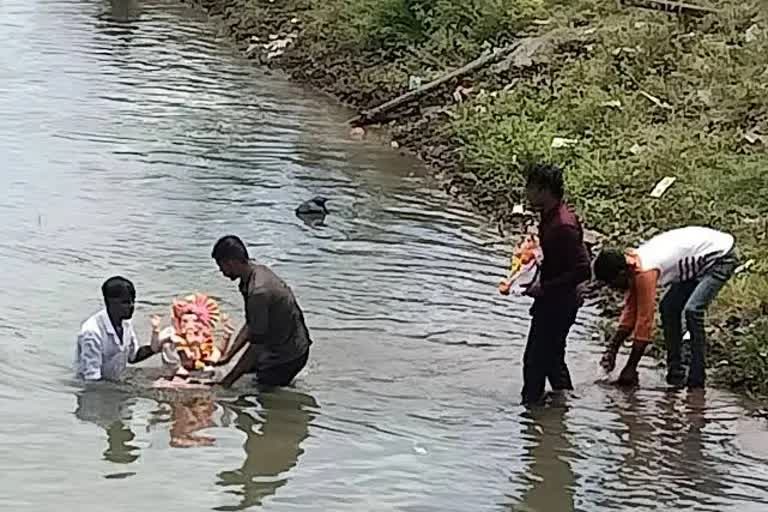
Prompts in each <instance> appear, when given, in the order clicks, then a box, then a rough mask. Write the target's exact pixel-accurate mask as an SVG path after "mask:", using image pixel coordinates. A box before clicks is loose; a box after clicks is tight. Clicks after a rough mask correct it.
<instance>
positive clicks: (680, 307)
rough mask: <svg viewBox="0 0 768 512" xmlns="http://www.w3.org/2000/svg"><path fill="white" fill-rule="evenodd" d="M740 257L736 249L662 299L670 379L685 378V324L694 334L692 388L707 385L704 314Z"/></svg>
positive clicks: (669, 291)
mask: <svg viewBox="0 0 768 512" xmlns="http://www.w3.org/2000/svg"><path fill="white" fill-rule="evenodd" d="M737 266H738V259H737V258H736V255H735V253H734V251H731V252H730V253H728V254H726V255H725V256H723V257H722V258H720V259H719V260H717V261H716V262H715V263H714V264H713V265H712V267H710V268H709V269H708V270H707V271H706V272H705V273H704V275H702V276H701V277H700V278H698V279H694V280H691V281H683V282H681V283H675V284H673V285H672V286H671V287H670V288H669V290H668V291H667V293H666V294H665V295H664V298H663V299H662V300H661V305H660V310H661V324H662V326H663V328H664V341H665V342H666V345H667V382H668V383H669V384H673V385H679V384H682V381H683V379H684V378H685V369H684V368H683V363H682V357H681V348H682V343H683V325H682V320H683V318H685V324H686V327H687V328H688V332H689V333H690V334H691V362H690V368H689V372H688V387H703V386H704V381H705V367H706V350H707V344H706V333H705V331H704V317H705V314H706V312H707V308H708V307H709V305H710V304H711V303H712V301H713V300H714V299H715V297H717V294H718V293H720V290H721V289H722V288H723V286H725V283H727V282H728V280H729V279H730V278H731V277H732V276H733V273H734V271H735V270H736V267H737Z"/></svg>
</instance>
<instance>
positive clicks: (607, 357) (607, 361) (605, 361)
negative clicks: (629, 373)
mask: <svg viewBox="0 0 768 512" xmlns="http://www.w3.org/2000/svg"><path fill="white" fill-rule="evenodd" d="M600 366H602V367H603V370H605V371H606V372H607V373H611V372H612V371H613V370H614V368H616V352H615V351H613V350H611V349H608V350H606V351H605V353H604V354H603V358H602V359H600Z"/></svg>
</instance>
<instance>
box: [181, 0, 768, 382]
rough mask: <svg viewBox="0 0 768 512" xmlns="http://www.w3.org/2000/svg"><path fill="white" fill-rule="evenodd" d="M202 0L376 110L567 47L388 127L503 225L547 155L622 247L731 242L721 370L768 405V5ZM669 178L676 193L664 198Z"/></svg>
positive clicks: (250, 36)
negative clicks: (695, 9)
mask: <svg viewBox="0 0 768 512" xmlns="http://www.w3.org/2000/svg"><path fill="white" fill-rule="evenodd" d="M196 1H197V3H200V4H202V5H203V6H204V7H205V8H207V9H208V11H209V12H210V13H212V14H217V15H220V16H221V17H222V22H223V25H224V27H225V30H227V32H228V33H229V35H231V36H233V37H234V38H235V39H236V40H237V41H238V42H239V43H240V45H241V46H242V48H243V49H244V50H247V51H248V53H249V55H250V56H252V57H256V58H260V59H262V61H264V62H265V63H268V64H269V65H272V66H275V67H278V68H281V69H284V70H286V71H287V72H288V73H289V74H291V75H292V76H293V77H294V78H296V79H298V80H301V81H303V82H307V83H310V84H312V85H314V86H316V87H318V88H320V89H322V90H325V91H328V92H330V93H331V94H333V95H335V96H336V97H338V98H339V99H341V100H342V101H344V102H346V103H348V104H350V105H351V106H353V107H356V108H358V109H361V110H362V109H366V108H370V107H374V106H376V105H378V104H380V103H382V102H384V101H387V100H390V99H392V98H394V97H396V96H398V95H400V94H403V93H405V92H407V91H408V90H409V82H410V85H411V86H413V85H416V84H417V83H418V82H419V81H421V82H422V83H426V82H428V81H430V80H432V79H435V78H437V77H439V76H441V75H443V74H445V73H446V72H448V71H450V70H452V69H455V68H457V67H460V66H462V65H464V64H465V63H467V62H469V61H471V60H472V59H475V58H476V57H478V56H479V55H480V54H481V53H482V52H483V51H484V50H485V49H486V48H487V47H488V46H493V47H501V46H503V45H505V44H509V43H510V42H512V41H515V40H516V39H518V38H520V37H524V36H539V35H542V34H550V35H552V36H553V37H552V39H550V40H548V41H550V42H548V43H547V44H544V45H542V47H541V48H540V49H539V51H538V52H537V53H535V54H533V55H532V56H531V58H518V59H516V62H513V63H512V64H511V65H509V66H502V67H500V68H499V67H491V66H489V67H485V68H483V69H480V70H477V71H475V72H473V73H472V74H470V75H469V76H468V79H467V80H464V81H462V82H457V81H455V80H454V81H450V82H448V83H446V84H444V85H443V86H441V87H438V88H436V89H434V90H432V91H430V92H429V93H428V94H426V95H424V96H423V97H421V98H420V100H419V101H418V102H416V103H412V104H408V105H406V106H403V107H402V108H399V109H396V110H393V111H391V112H388V113H387V115H386V118H385V119H383V120H382V122H384V123H385V124H388V125H389V130H390V133H391V135H392V137H393V138H394V139H395V140H396V141H397V142H398V143H399V144H400V145H401V146H402V147H405V148H408V149H410V150H413V151H414V152H416V153H418V154H419V155H420V156H421V157H422V158H423V159H424V160H425V161H427V162H428V163H430V164H431V165H433V166H434V167H435V168H436V169H438V170H439V171H440V172H441V175H442V177H443V178H444V182H445V184H446V188H447V189H448V190H450V191H451V193H455V194H460V195H462V196H464V197H466V198H467V199H469V200H470V201H471V202H473V204H474V205H475V206H477V207H478V208H480V209H482V210H483V211H485V212H487V213H489V214H492V215H493V216H495V217H497V218H501V219H507V218H509V217H510V215H511V207H512V205H514V204H516V203H519V202H520V201H521V195H520V194H521V190H520V186H521V184H522V176H521V174H520V162H522V161H523V160H525V159H529V158H537V159H540V158H541V159H549V160H553V161H556V162H560V163H562V164H564V165H565V166H566V167H567V171H568V186H569V193H570V197H571V200H572V202H574V203H575V204H576V205H577V206H578V208H579V209H580V211H581V212H582V214H583V216H584V218H585V220H586V222H587V224H588V225H589V226H590V227H591V228H593V229H595V230H597V231H599V232H601V233H605V234H606V239H607V241H608V242H609V243H617V244H634V243H637V242H638V241H640V240H641V239H643V238H647V237H649V236H651V235H652V234H654V233H656V232H658V231H659V230H663V229H666V228H670V227H673V226H678V225H682V224H689V223H701V224H708V225H712V226H713V227H718V228H721V229H725V230H728V231H731V232H733V233H734V234H735V235H736V236H737V238H738V241H739V244H740V247H741V249H742V252H743V254H744V258H745V260H746V259H754V260H755V264H754V265H753V266H752V268H751V270H750V271H749V272H747V273H745V274H743V275H741V276H739V277H738V278H736V279H735V280H734V281H733V283H732V284H731V285H729V287H728V288H727V290H726V291H725V292H724V293H723V294H722V295H721V298H720V299H719V300H718V302H717V306H716V307H715V308H714V310H713V312H712V322H711V325H712V326H713V328H712V340H713V342H712V351H711V354H710V360H709V362H710V363H711V364H712V365H715V366H716V367H717V371H716V372H715V375H717V376H718V378H719V379H720V380H721V382H722V383H723V384H725V385H727V386H729V387H731V388H738V389H743V390H747V391H753V392H757V393H761V394H765V393H768V248H767V247H766V234H767V232H768V178H766V176H765V173H767V172H768V153H766V151H767V149H768V60H766V55H768V12H766V11H767V10H768V8H766V7H765V3H764V2H761V1H760V0H740V1H730V0H723V1H719V2H712V1H707V0H697V1H696V3H697V4H698V5H714V4H717V6H718V7H719V8H720V9H722V10H721V12H719V13H717V14H708V15H704V16H700V17H699V16H679V15H676V14H669V13H664V12H659V11H652V10H647V9H641V8H637V7H620V6H618V5H617V2H615V1H614V0H604V1H599V2H593V1H586V0H465V1H459V0H429V1H427V0H324V1H320V0H274V1H271V2H270V1H269V0H196ZM254 36H255V38H258V40H256V39H254ZM270 36H272V37H271V38H270ZM286 37H288V38H289V41H290V45H289V47H288V50H287V51H286V52H285V53H284V54H282V55H278V56H274V55H273V56H270V57H269V58H267V54H268V53H269V52H270V51H272V50H274V49H275V48H274V46H275V45H274V44H273V47H272V48H266V47H265V45H268V44H269V43H270V42H273V43H274V41H275V40H277V41H278V42H279V41H281V40H283V39H284V38H286ZM459 85H461V86H463V89H459V90H457V87H458V86H459ZM459 99H460V101H459ZM556 138H559V139H561V140H560V141H559V142H560V144H558V143H557V142H555V143H554V144H553V141H555V139H556ZM664 176H673V177H676V178H677V181H676V182H675V183H674V185H673V186H672V187H671V188H670V189H669V191H668V192H666V194H665V195H664V196H663V197H662V198H661V199H654V198H651V197H650V196H649V192H650V190H651V189H653V187H654V185H655V184H656V182H657V181H659V180H660V179H661V178H662V177H664Z"/></svg>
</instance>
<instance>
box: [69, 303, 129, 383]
mask: <svg viewBox="0 0 768 512" xmlns="http://www.w3.org/2000/svg"><path fill="white" fill-rule="evenodd" d="M122 327H123V336H122V338H120V337H119V336H118V335H117V332H116V331H115V327H114V326H113V325H112V321H111V320H110V319H109V315H108V314H107V310H106V309H102V310H101V311H99V312H98V313H96V314H95V315H93V316H92V317H90V318H89V319H88V320H86V321H85V322H84V323H83V325H82V327H81V328H80V333H79V334H78V336H77V345H76V349H75V367H76V375H77V378H79V379H83V380H87V381H95V380H102V379H103V380H119V379H120V377H121V376H122V374H123V372H125V369H126V367H127V366H128V363H129V362H134V360H135V359H136V354H137V352H138V350H139V344H138V341H137V338H136V333H135V332H134V330H133V325H132V324H131V321H130V320H125V321H123V325H122Z"/></svg>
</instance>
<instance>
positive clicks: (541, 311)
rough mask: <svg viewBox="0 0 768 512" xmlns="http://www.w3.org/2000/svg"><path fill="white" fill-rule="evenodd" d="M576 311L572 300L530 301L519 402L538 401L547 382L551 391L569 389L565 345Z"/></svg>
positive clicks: (569, 382) (569, 379) (542, 395)
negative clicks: (520, 400)
mask: <svg viewBox="0 0 768 512" xmlns="http://www.w3.org/2000/svg"><path fill="white" fill-rule="evenodd" d="M578 310H579V306H578V303H577V302H576V301H567V302H560V303H553V302H543V301H541V300H537V301H536V302H534V304H533V307H532V308H531V329H530V331H529V332H528V343H527V344H526V345H525V355H524V356H523V392H522V395H523V403H535V402H538V401H540V400H541V399H542V398H543V397H544V388H545V385H546V381H547V380H548V381H549V385H550V386H552V389H553V390H555V391H560V390H570V389H573V384H572V383H571V374H570V372H569V371H568V365H567V364H566V363H565V344H566V338H567V337H568V332H569V331H570V330H571V326H573V324H574V322H576V313H577V312H578Z"/></svg>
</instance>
